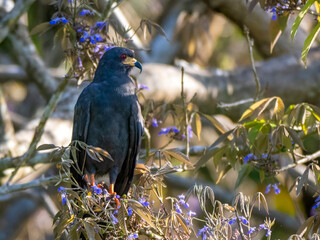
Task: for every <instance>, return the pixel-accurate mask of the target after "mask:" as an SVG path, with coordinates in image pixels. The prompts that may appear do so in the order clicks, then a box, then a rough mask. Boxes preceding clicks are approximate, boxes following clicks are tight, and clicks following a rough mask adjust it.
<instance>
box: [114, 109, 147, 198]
mask: <svg viewBox="0 0 320 240" xmlns="http://www.w3.org/2000/svg"><path fill="white" fill-rule="evenodd" d="M139 109H140V108H139ZM143 129H144V128H143V122H142V121H141V119H137V117H136V116H134V115H133V114H131V116H130V118H129V145H128V151H127V157H126V160H125V161H124V163H123V165H122V168H121V171H120V173H119V175H118V178H117V181H116V184H115V187H116V189H115V191H116V192H117V193H118V194H119V195H120V196H121V195H123V194H126V193H127V192H128V191H129V188H130V185H131V182H132V179H133V175H134V169H135V166H136V162H137V161H138V157H139V151H140V142H141V137H142V135H143Z"/></svg>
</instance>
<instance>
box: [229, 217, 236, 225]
mask: <svg viewBox="0 0 320 240" xmlns="http://www.w3.org/2000/svg"><path fill="white" fill-rule="evenodd" d="M236 221H237V218H232V219H231V220H230V221H229V224H230V225H232V224H234V223H235V222H236Z"/></svg>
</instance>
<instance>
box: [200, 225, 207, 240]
mask: <svg viewBox="0 0 320 240" xmlns="http://www.w3.org/2000/svg"><path fill="white" fill-rule="evenodd" d="M208 230H209V228H208V227H207V226H203V228H201V229H199V231H198V233H197V237H199V236H200V235H201V234H203V235H206V232H207V231H208ZM202 239H203V236H202Z"/></svg>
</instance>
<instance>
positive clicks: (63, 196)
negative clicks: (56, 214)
mask: <svg viewBox="0 0 320 240" xmlns="http://www.w3.org/2000/svg"><path fill="white" fill-rule="evenodd" d="M61 201H62V204H63V205H65V204H66V202H67V194H66V193H65V192H61Z"/></svg>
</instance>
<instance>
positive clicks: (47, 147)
mask: <svg viewBox="0 0 320 240" xmlns="http://www.w3.org/2000/svg"><path fill="white" fill-rule="evenodd" d="M55 148H58V147H57V146H56V145H54V144H42V145H40V146H39V147H38V148H37V151H42V150H49V149H55Z"/></svg>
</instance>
